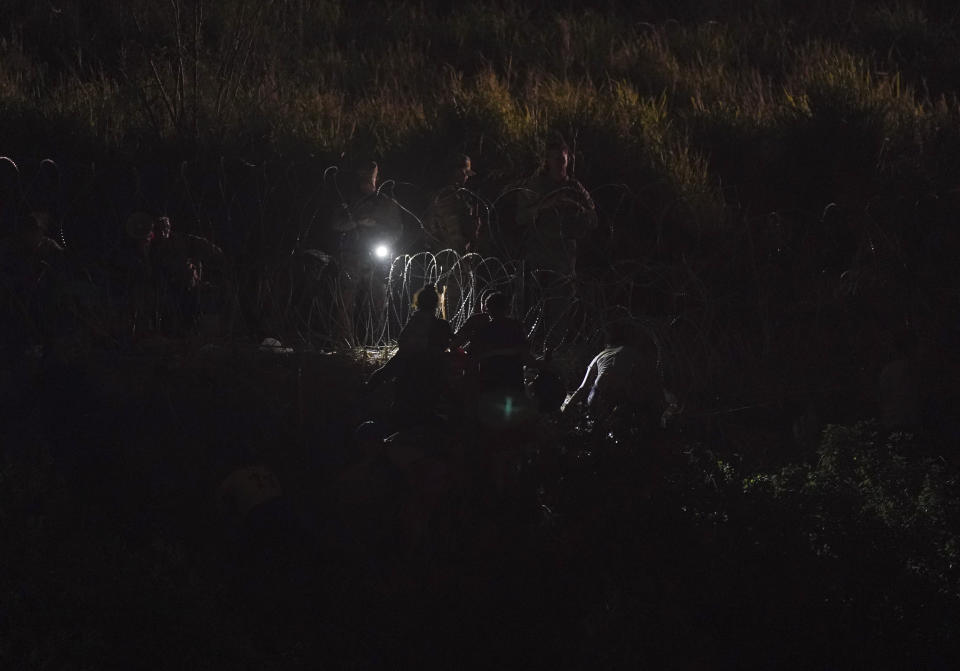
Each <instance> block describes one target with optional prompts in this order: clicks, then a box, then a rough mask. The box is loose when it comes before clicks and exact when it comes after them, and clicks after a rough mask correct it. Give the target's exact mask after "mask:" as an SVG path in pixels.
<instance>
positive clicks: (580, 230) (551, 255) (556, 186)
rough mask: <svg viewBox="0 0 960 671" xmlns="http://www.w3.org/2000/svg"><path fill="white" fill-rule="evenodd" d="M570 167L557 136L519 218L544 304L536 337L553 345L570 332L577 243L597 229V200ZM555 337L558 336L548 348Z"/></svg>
mask: <svg viewBox="0 0 960 671" xmlns="http://www.w3.org/2000/svg"><path fill="white" fill-rule="evenodd" d="M569 166H570V149H569V147H568V146H567V144H566V142H564V141H563V139H562V138H560V137H556V138H554V139H553V140H551V142H550V143H549V144H548V145H547V151H546V156H545V159H544V163H543V169H542V170H541V171H540V173H539V174H537V175H536V176H535V177H534V178H533V179H532V180H531V181H530V182H529V183H528V184H527V189H526V192H525V194H524V196H523V203H522V204H521V207H520V213H519V222H518V223H519V225H520V228H521V231H520V232H521V237H522V239H523V249H524V261H525V263H526V267H527V271H528V276H529V277H530V279H531V280H532V286H533V287H535V288H536V289H537V290H538V291H539V299H540V300H541V301H542V311H541V317H540V319H541V321H542V324H541V326H540V328H539V329H538V332H537V334H536V336H535V338H536V340H537V341H538V342H540V343H545V344H547V345H548V346H549V345H551V344H552V345H556V344H559V342H562V340H563V339H564V337H565V336H566V330H567V329H568V327H569V318H570V316H571V315H572V311H573V305H572V303H573V299H574V296H575V294H576V285H575V281H574V277H575V267H576V258H577V240H578V239H581V238H583V237H584V236H586V235H587V233H589V232H590V231H592V230H593V229H595V228H596V227H597V213H596V206H595V205H594V203H593V199H592V198H591V197H590V193H589V192H588V191H587V190H586V189H585V188H584V186H583V185H582V184H581V183H580V182H579V181H577V180H576V179H575V178H574V177H573V176H572V175H571V174H570V172H569ZM550 333H554V334H556V336H555V338H550V339H549V340H550V342H549V343H548V342H547V340H548V336H549V334H550ZM557 339H559V341H558V340H557Z"/></svg>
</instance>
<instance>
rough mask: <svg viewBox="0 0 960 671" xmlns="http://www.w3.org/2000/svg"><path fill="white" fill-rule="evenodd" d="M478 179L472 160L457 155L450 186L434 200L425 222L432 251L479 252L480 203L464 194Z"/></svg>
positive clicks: (438, 192) (441, 191) (448, 184)
mask: <svg viewBox="0 0 960 671" xmlns="http://www.w3.org/2000/svg"><path fill="white" fill-rule="evenodd" d="M474 175H476V173H475V172H474V171H473V167H472V164H471V161H470V157H469V156H467V155H465V154H457V155H456V156H454V157H453V159H452V161H451V162H450V166H449V170H448V171H447V175H446V184H444V186H443V187H441V188H440V190H438V191H437V192H436V193H435V194H434V195H433V197H432V198H431V199H430V205H429V206H428V208H427V213H426V215H425V216H424V218H423V228H424V231H425V232H426V234H427V246H428V248H429V249H430V251H432V252H434V253H437V252H440V251H443V250H445V249H452V250H453V251H455V252H457V253H458V254H461V255H463V254H466V253H468V252H475V251H477V243H478V241H479V239H480V234H481V218H480V214H479V210H478V207H477V203H476V202H475V201H474V199H472V198H471V197H470V196H469V194H467V193H465V192H464V187H465V186H466V184H467V180H469V179H470V178H471V177H473V176H474Z"/></svg>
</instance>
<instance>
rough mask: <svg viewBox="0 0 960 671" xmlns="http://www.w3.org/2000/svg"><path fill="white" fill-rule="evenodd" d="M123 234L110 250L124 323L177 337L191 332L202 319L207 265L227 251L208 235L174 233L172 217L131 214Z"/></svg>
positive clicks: (116, 291) (219, 258)
mask: <svg viewBox="0 0 960 671" xmlns="http://www.w3.org/2000/svg"><path fill="white" fill-rule="evenodd" d="M125 233H126V235H125V237H124V240H123V242H121V243H120V244H119V245H118V246H117V247H116V248H115V249H114V250H113V251H112V253H111V254H110V265H111V266H112V269H113V274H114V276H115V277H116V278H117V279H118V280H119V281H118V282H116V283H115V284H114V294H115V299H116V300H117V301H118V302H119V304H120V305H121V308H122V309H121V312H122V313H124V314H125V316H126V319H125V323H126V324H129V325H130V326H131V328H132V329H134V330H137V329H142V330H150V331H157V332H160V333H164V334H166V335H173V336H182V335H186V334H188V333H190V332H192V331H193V329H194V328H196V326H197V322H198V319H199V317H200V288H201V285H202V283H203V273H204V264H213V263H217V262H219V261H220V260H222V258H223V250H221V249H220V247H218V246H217V245H215V244H213V243H212V242H210V241H209V240H207V239H206V238H203V237H200V236H196V235H189V234H184V233H180V232H178V231H174V230H173V225H172V223H171V221H170V218H169V217H166V216H153V215H149V214H146V213H144V212H136V213H134V214H132V215H130V217H129V218H128V219H127V221H126V225H125Z"/></svg>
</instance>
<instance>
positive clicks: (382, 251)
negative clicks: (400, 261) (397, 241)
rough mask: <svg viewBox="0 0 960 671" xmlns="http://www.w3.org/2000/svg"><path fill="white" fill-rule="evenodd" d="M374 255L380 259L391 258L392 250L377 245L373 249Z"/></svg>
mask: <svg viewBox="0 0 960 671" xmlns="http://www.w3.org/2000/svg"><path fill="white" fill-rule="evenodd" d="M373 254H374V256H376V257H377V258H378V259H385V258H387V257H388V256H390V248H389V247H387V246H386V245H377V246H376V247H374V248H373Z"/></svg>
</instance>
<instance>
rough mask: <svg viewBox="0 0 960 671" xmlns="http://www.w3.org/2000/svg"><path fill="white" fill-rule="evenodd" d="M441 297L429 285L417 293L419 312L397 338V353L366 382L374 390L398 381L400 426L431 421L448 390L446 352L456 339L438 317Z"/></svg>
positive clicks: (397, 394) (395, 405) (443, 321)
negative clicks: (393, 380)
mask: <svg viewBox="0 0 960 671" xmlns="http://www.w3.org/2000/svg"><path fill="white" fill-rule="evenodd" d="M439 303H440V296H439V295H438V294H437V290H436V287H434V285H432V284H428V285H426V286H425V287H423V288H422V289H420V291H418V292H417V293H416V295H415V296H414V299H413V306H414V308H416V312H415V313H414V315H413V316H412V317H411V318H410V321H408V322H407V325H406V326H404V327H403V330H402V331H401V332H400V336H399V337H398V338H397V352H396V354H394V355H393V357H392V358H391V359H390V361H388V362H387V363H386V365H385V366H383V367H382V368H380V369H379V370H377V371H376V372H375V373H374V374H373V375H372V376H371V377H370V380H369V381H368V382H367V389H368V390H372V389H375V388H376V387H378V386H379V385H380V384H382V383H383V382H386V381H387V380H390V379H396V381H397V387H396V400H395V402H394V411H395V413H396V415H397V420H398V423H400V424H407V425H410V424H416V423H420V422H423V421H428V420H429V419H430V418H431V417H432V416H433V415H435V414H436V411H437V408H438V406H439V405H440V402H441V400H442V398H443V397H444V395H445V391H446V389H447V387H448V382H449V379H448V378H449V376H448V375H447V361H446V359H445V356H444V353H445V351H446V350H447V348H448V347H449V346H450V343H451V341H452V340H453V331H452V330H451V328H450V324H449V322H447V321H446V320H445V319H440V318H439V317H437V314H436V313H437V306H438V305H439Z"/></svg>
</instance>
